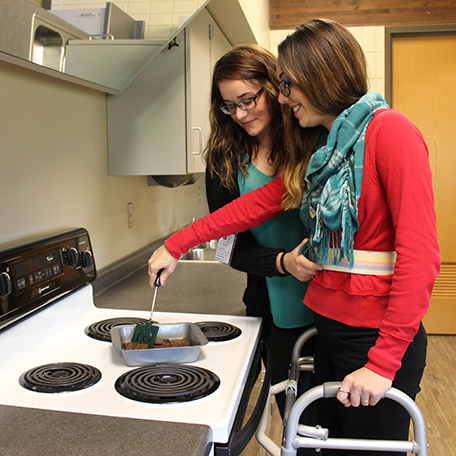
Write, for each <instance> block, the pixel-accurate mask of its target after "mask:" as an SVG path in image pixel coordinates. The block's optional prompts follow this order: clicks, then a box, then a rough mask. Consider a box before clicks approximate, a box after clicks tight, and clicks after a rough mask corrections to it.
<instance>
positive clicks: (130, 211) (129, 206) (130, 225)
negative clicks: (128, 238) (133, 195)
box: [127, 203, 133, 228]
mask: <svg viewBox="0 0 456 456" xmlns="http://www.w3.org/2000/svg"><path fill="white" fill-rule="evenodd" d="M127 215H128V228H133V203H128V204H127Z"/></svg>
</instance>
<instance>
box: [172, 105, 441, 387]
mask: <svg viewBox="0 0 456 456" xmlns="http://www.w3.org/2000/svg"><path fill="white" fill-rule="evenodd" d="M431 179H432V178H431V171H430V166H429V160H428V150H427V147H426V144H425V142H424V139H423V137H422V135H421V133H420V132H419V131H418V129H417V128H416V127H415V126H414V125H413V124H412V123H411V122H410V121H409V120H408V119H407V118H406V117H405V116H404V115H402V114H400V113H399V112H397V111H393V110H380V111H377V112H376V114H375V115H374V118H373V120H372V121H371V123H370V124H369V127H368V129H367V133H366V150H365V158H364V173H363V186H362V190H361V197H360V200H359V205H358V210H359V215H358V220H359V230H358V231H357V233H356V234H355V237H354V248H355V249H357V250H373V251H393V250H394V251H396V253H397V259H396V264H395V268H394V274H393V275H390V276H374V275H361V274H349V273H345V272H336V271H328V270H323V271H320V272H318V273H317V275H316V276H315V278H314V279H313V280H312V281H311V283H310V285H309V288H308V290H307V293H306V295H305V298H304V303H305V304H306V305H307V306H308V307H309V308H311V309H312V310H314V311H315V312H317V313H318V314H320V315H323V316H325V317H327V318H331V319H333V320H337V321H339V322H342V323H344V324H347V325H351V326H357V327H367V328H379V329H380V335H379V338H378V340H377V343H376V345H375V346H374V347H372V348H371V350H370V351H369V356H368V358H369V360H368V362H367V364H366V367H367V368H369V369H371V370H372V371H374V372H376V373H378V374H380V375H382V376H384V377H387V378H389V379H394V375H395V373H396V372H397V370H398V369H399V368H400V367H401V360H402V357H403V355H404V353H405V351H406V350H407V347H408V345H409V344H410V342H411V341H412V340H413V337H414V336H415V334H416V332H417V330H418V327H419V324H420V321H421V319H422V318H423V316H424V315H425V313H426V311H427V309H428V306H429V302H430V297H431V293H432V288H433V286H434V281H435V278H436V277H437V274H438V273H439V270H440V254H439V247H438V241H437V229H436V217H435V210H434V197H433V190H432V180H431ZM284 191H285V189H284V185H283V181H282V179H275V180H274V181H272V182H271V183H270V184H268V185H265V186H264V187H262V188H260V189H258V190H256V191H253V192H250V193H248V194H247V195H244V196H243V197H241V198H238V199H237V200H235V201H234V202H233V203H231V204H229V205H227V206H224V207H223V208H222V209H220V210H219V211H217V212H214V213H213V214H211V215H209V216H207V217H205V218H203V219H200V220H198V221H197V222H195V223H194V224H193V225H191V226H190V227H188V228H186V229H185V230H182V231H180V232H178V233H176V234H175V235H173V236H171V237H170V238H169V239H168V240H167V241H166V246H167V247H168V249H169V251H170V252H171V254H172V255H173V256H174V257H175V258H178V257H179V255H180V254H181V253H184V252H186V251H187V250H188V249H189V248H191V247H193V246H194V245H197V244H199V243H201V242H206V241H208V240H211V239H219V238H220V237H223V236H227V235H229V234H232V233H237V232H241V231H245V230H246V229H249V228H252V227H254V226H257V225H259V224H260V223H262V222H263V221H265V220H267V219H269V218H272V217H274V216H275V215H277V214H278V213H280V212H281V211H282V209H281V208H280V205H281V202H282V196H283V194H284Z"/></svg>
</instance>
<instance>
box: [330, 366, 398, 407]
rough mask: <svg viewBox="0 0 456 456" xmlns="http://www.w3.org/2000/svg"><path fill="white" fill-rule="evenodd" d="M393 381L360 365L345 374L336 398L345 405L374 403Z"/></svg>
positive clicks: (356, 405)
mask: <svg viewBox="0 0 456 456" xmlns="http://www.w3.org/2000/svg"><path fill="white" fill-rule="evenodd" d="M392 384H393V382H392V381H391V380H390V379H389V378H386V377H382V376H381V375H379V374H376V373H375V372H373V371H371V370H370V369H368V368H367V367H362V368H361V369H358V370H356V371H354V372H352V373H351V374H349V375H347V376H346V377H345V378H344V381H343V382H342V385H341V386H340V388H339V392H338V393H337V399H338V400H339V401H340V402H341V403H342V404H344V405H345V407H350V406H353V407H359V405H363V406H364V407H367V406H368V405H375V404H377V402H378V401H379V400H380V399H381V398H382V397H383V396H385V393H386V392H387V391H388V390H389V389H390V388H391V386H392Z"/></svg>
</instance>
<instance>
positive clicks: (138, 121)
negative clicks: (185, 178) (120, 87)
mask: <svg viewBox="0 0 456 456" xmlns="http://www.w3.org/2000/svg"><path fill="white" fill-rule="evenodd" d="M176 43H177V44H179V46H173V47H171V48H170V49H164V50H163V51H161V52H160V53H159V54H158V55H157V56H156V57H155V58H154V59H153V60H152V62H150V63H149V64H148V65H147V66H146V67H145V68H144V69H143V70H142V71H141V73H140V74H139V75H138V76H136V78H135V79H134V80H133V81H132V82H131V83H130V84H129V85H128V86H127V87H126V88H125V89H124V91H122V92H121V93H120V94H119V95H115V96H114V95H112V96H111V95H108V102H107V105H108V149H109V174H110V175H117V176H119V175H120V176H125V175H137V176H147V175H167V174H171V175H173V174H186V173H187V160H186V150H187V134H186V131H187V121H186V105H187V103H186V98H185V93H186V91H185V39H184V33H183V32H182V33H180V34H179V35H178V36H177V38H176Z"/></svg>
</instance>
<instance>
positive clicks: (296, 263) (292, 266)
mask: <svg viewBox="0 0 456 456" xmlns="http://www.w3.org/2000/svg"><path fill="white" fill-rule="evenodd" d="M308 240H309V239H304V240H303V241H302V242H301V244H299V245H298V246H297V247H296V248H295V249H294V250H292V251H291V252H287V253H284V255H286V256H285V258H284V264H285V268H286V270H287V271H288V272H289V273H290V274H291V275H293V276H294V277H296V278H297V279H298V280H300V281H301V282H308V281H309V280H311V279H313V278H314V277H315V274H316V273H317V271H318V270H321V267H319V266H318V264H315V263H313V262H312V261H310V260H309V259H308V258H306V257H305V256H304V255H300V253H299V250H300V249H301V247H302V246H303V245H304V244H305V243H307V241H308Z"/></svg>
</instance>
